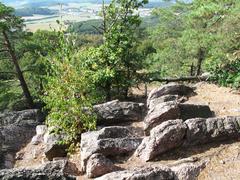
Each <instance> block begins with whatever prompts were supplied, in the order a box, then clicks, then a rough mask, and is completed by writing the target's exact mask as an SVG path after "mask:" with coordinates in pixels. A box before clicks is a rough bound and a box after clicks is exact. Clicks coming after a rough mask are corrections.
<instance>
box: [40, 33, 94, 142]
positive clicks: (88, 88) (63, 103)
mask: <svg viewBox="0 0 240 180" xmlns="http://www.w3.org/2000/svg"><path fill="white" fill-rule="evenodd" d="M58 36H59V37H60V47H59V48H57V49H55V51H56V54H54V56H48V57H46V58H48V63H49V64H50V65H51V66H50V69H49V73H48V75H47V76H46V81H47V83H46V85H45V89H44V90H45V93H44V96H43V100H44V102H45V103H46V108H47V109H48V110H49V114H48V117H47V124H48V125H49V126H52V127H54V132H55V133H63V134H65V135H66V138H65V139H64V143H67V144H74V143H77V140H78V139H79V138H80V134H81V133H82V132H84V131H87V130H90V129H94V128H95V127H96V118H95V116H94V115H92V114H93V113H92V112H91V111H92V109H91V107H92V103H93V102H94V100H95V99H94V93H93V87H92V84H91V83H89V82H91V79H90V77H88V76H87V74H86V73H85V70H84V69H83V68H82V67H81V66H80V64H79V61H77V60H76V59H75V58H74V55H73V54H74V49H73V48H72V45H71V44H72V43H71V42H70V38H69V37H67V36H64V34H63V33H60V32H59V34H58Z"/></svg>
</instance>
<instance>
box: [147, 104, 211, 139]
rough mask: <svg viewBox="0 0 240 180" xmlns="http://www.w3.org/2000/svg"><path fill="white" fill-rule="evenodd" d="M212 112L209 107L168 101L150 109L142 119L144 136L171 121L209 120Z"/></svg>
mask: <svg viewBox="0 0 240 180" xmlns="http://www.w3.org/2000/svg"><path fill="white" fill-rule="evenodd" d="M212 116H213V112H212V111H211V110H210V108H209V106H206V105H196V104H182V103H178V102H176V101H169V102H164V103H160V104H157V105H156V106H155V107H154V108H153V109H151V110H150V111H149V112H148V114H147V116H146V117H145V119H144V131H145V133H146V135H149V132H150V130H151V129H152V128H154V127H156V126H157V125H159V124H161V123H163V122H165V121H168V120H173V119H183V120H187V119H191V118H209V117H212Z"/></svg>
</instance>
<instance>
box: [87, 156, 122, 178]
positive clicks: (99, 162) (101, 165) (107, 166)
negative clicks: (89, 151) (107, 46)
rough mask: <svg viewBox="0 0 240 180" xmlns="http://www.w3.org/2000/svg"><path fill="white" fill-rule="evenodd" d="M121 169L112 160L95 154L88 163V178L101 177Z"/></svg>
mask: <svg viewBox="0 0 240 180" xmlns="http://www.w3.org/2000/svg"><path fill="white" fill-rule="evenodd" d="M120 169H121V168H119V167H117V166H115V165H114V164H113V162H112V161H111V160H110V159H107V158H106V157H105V156H104V155H102V154H99V153H97V154H93V155H92V156H91V157H90V158H89V160H88V162H87V176H88V177H89V178H95V177H99V176H102V175H104V174H107V173H110V172H113V171H119V170H120Z"/></svg>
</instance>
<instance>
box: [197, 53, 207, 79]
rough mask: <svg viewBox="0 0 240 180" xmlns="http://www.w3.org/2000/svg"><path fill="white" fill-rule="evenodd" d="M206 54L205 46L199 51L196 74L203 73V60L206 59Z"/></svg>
mask: <svg viewBox="0 0 240 180" xmlns="http://www.w3.org/2000/svg"><path fill="white" fill-rule="evenodd" d="M204 56H205V51H204V49H203V48H200V49H199V51H198V62H197V72H196V74H195V75H196V76H199V75H200V74H201V70H202V62H203V60H204Z"/></svg>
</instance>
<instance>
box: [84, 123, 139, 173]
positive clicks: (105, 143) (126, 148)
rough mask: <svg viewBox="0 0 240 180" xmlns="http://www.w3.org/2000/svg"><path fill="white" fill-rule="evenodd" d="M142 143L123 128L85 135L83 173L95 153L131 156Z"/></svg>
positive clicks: (105, 129)
mask: <svg viewBox="0 0 240 180" xmlns="http://www.w3.org/2000/svg"><path fill="white" fill-rule="evenodd" d="M141 142H142V138H139V137H134V136H133V135H132V133H131V132H130V131H129V130H128V128H125V127H121V126H110V127H105V128H103V129H101V130H99V131H91V132H87V133H83V134H82V136H81V145H80V146H81V150H80V151H81V166H82V171H83V172H85V171H86V165H87V161H88V159H89V158H90V156H92V155H93V154H95V153H101V154H103V155H105V156H116V155H121V154H129V153H133V152H134V151H135V150H136V149H137V147H138V146H139V145H140V143H141Z"/></svg>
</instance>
